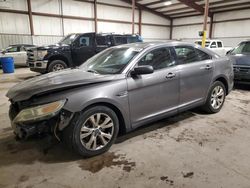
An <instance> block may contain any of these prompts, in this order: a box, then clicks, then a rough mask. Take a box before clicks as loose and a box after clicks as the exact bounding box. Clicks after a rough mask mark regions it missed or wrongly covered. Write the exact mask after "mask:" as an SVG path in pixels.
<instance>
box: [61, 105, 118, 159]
mask: <svg viewBox="0 0 250 188" xmlns="http://www.w3.org/2000/svg"><path fill="white" fill-rule="evenodd" d="M118 132H119V120H118V118H117V115H116V113H115V112H114V111H113V110H112V109H110V108H108V107H106V106H93V107H91V108H89V109H87V110H86V111H83V112H81V113H80V114H79V115H77V116H75V117H74V118H73V120H72V122H71V124H70V125H69V126H68V127H66V128H65V129H64V130H63V141H64V142H65V143H66V144H67V145H68V147H69V148H70V149H72V150H73V151H75V152H77V153H78V154H80V155H82V156H84V157H92V156H95V155H99V154H101V153H104V152H106V151H107V150H108V149H109V148H110V147H111V146H112V144H113V143H114V141H115V139H116V137H117V135H118Z"/></svg>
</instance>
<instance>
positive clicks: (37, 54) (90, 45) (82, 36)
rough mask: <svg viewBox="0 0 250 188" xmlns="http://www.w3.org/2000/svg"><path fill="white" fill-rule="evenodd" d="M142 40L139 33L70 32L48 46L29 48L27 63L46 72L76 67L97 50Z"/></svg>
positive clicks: (35, 69)
mask: <svg viewBox="0 0 250 188" xmlns="http://www.w3.org/2000/svg"><path fill="white" fill-rule="evenodd" d="M134 42H142V39H141V37H140V36H139V35H117V34H97V33H77V34H70V35H67V36H66V37H65V38H63V39H62V40H61V41H60V42H58V43H57V44H54V45H50V46H41V47H36V48H32V49H29V50H28V52H27V55H28V58H27V64H28V66H29V67H30V70H31V71H34V72H40V73H47V72H53V71H58V70H62V69H65V68H68V67H76V66H79V65H81V64H82V63H84V62H85V61H86V60H87V59H89V58H90V57H92V56H94V55H95V54H97V53H98V52H100V51H102V50H104V49H106V48H109V47H111V46H116V45H120V44H127V43H134Z"/></svg>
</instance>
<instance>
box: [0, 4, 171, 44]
mask: <svg viewBox="0 0 250 188" xmlns="http://www.w3.org/2000/svg"><path fill="white" fill-rule="evenodd" d="M60 1H61V0H39V1H38V0H31V8H32V12H39V13H49V14H57V15H60V14H63V15H67V16H77V17H84V18H87V19H88V18H89V19H93V18H94V6H93V4H92V3H88V2H81V1H74V0H63V1H62V7H61V6H60ZM98 2H100V3H104V4H98V5H97V9H98V11H97V17H98V19H99V21H98V32H114V33H120V34H123V33H131V32H132V28H131V27H132V26H131V24H130V22H131V20H132V10H131V8H130V7H131V6H130V5H129V4H127V3H124V2H121V1H119V0H109V1H106V0H98ZM107 3H109V4H115V5H119V6H125V7H112V6H109V5H105V4H107ZM7 6H8V7H6V8H7V9H13V10H22V11H27V10H28V8H27V0H18V1H17V0H8V5H7ZM126 7H127V8H126ZM107 20H113V21H111V22H108V21H107ZM117 21H118V22H117ZM119 21H123V22H124V23H119ZM126 22H128V23H126ZM135 22H136V24H135V32H136V33H138V32H139V27H138V22H139V11H138V10H136V11H135ZM154 24H158V26H155V25H154ZM169 24H170V23H169V20H167V19H164V18H162V17H159V16H156V15H154V14H151V13H149V12H145V11H142V36H143V38H144V40H147V41H148V40H159V39H161V40H167V39H169V35H170V34H169V32H170V29H169V27H168V26H167V25H169ZM33 25H34V34H35V36H32V37H31V36H30V26H29V18H28V15H26V14H16V13H3V12H0V39H1V41H0V48H5V47H7V46H8V45H10V44H16V43H30V44H32V43H33V44H36V45H46V44H52V43H55V42H57V41H59V40H60V39H61V38H62V37H63V35H67V34H69V33H76V32H93V31H94V30H95V29H94V21H93V20H83V19H82V20H81V19H68V18H67V19H66V18H65V19H63V20H62V18H58V17H46V16H38V15H33ZM160 25H162V26H160Z"/></svg>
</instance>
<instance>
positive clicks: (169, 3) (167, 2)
mask: <svg viewBox="0 0 250 188" xmlns="http://www.w3.org/2000/svg"><path fill="white" fill-rule="evenodd" d="M164 5H165V6H169V5H172V1H166V2H164Z"/></svg>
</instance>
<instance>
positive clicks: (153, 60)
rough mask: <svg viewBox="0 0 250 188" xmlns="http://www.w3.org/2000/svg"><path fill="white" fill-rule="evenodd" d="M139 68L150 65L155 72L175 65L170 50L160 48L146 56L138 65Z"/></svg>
mask: <svg viewBox="0 0 250 188" xmlns="http://www.w3.org/2000/svg"><path fill="white" fill-rule="evenodd" d="M137 65H138V66H143V65H150V66H152V67H153V68H154V70H159V69H163V68H167V67H171V66H173V65H174V61H173V60H172V58H171V52H170V49H169V48H166V47H165V48H159V49H155V50H152V51H151V52H149V53H148V54H146V55H145V56H144V57H143V58H142V59H141V60H140V61H139V62H138V64H137Z"/></svg>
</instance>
